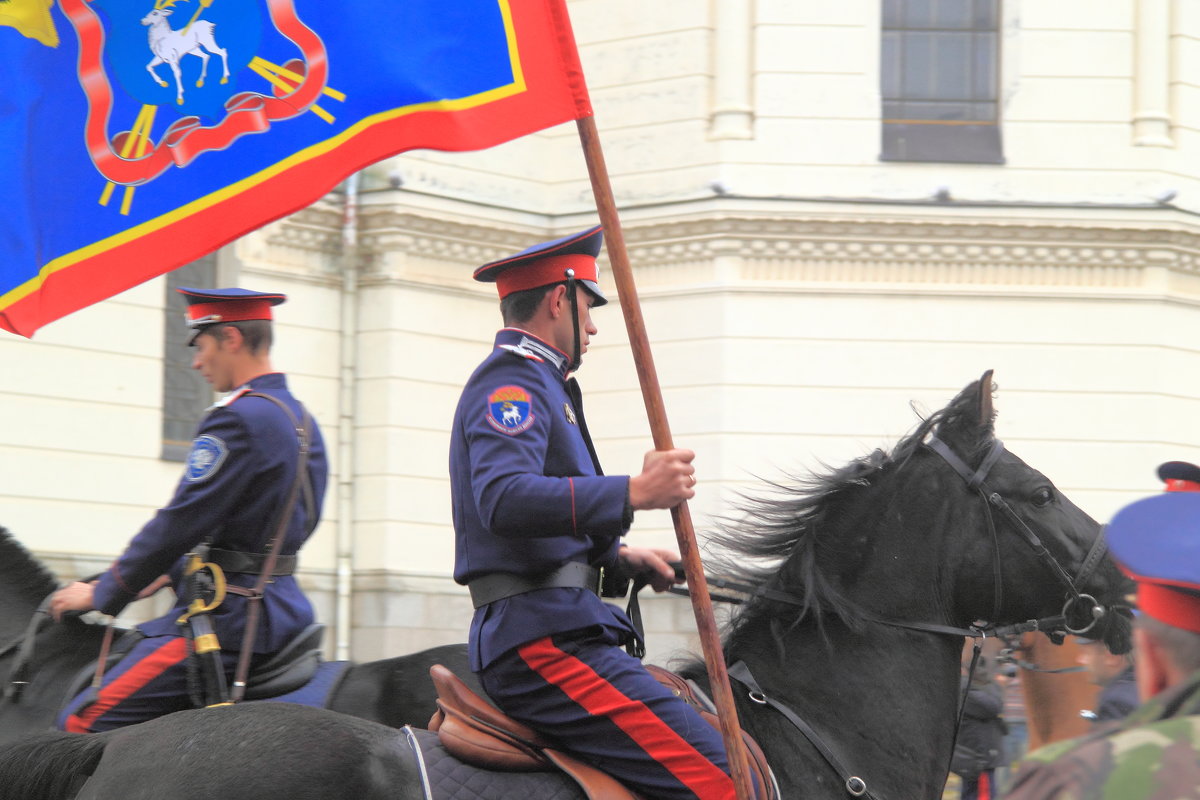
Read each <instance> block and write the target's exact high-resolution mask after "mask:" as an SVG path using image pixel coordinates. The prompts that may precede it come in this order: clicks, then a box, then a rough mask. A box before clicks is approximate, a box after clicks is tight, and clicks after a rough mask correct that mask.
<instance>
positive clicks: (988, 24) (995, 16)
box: [972, 0, 1000, 30]
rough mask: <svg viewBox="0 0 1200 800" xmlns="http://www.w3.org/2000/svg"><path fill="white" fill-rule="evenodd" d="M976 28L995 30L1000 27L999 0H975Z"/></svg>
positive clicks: (974, 24) (974, 25)
mask: <svg viewBox="0 0 1200 800" xmlns="http://www.w3.org/2000/svg"><path fill="white" fill-rule="evenodd" d="M972 27H974V28H985V29H988V28H990V29H993V30H995V29H996V28H999V27H1000V3H999V0H975V21H974V23H973V25H972Z"/></svg>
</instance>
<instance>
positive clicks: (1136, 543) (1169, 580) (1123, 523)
mask: <svg viewBox="0 0 1200 800" xmlns="http://www.w3.org/2000/svg"><path fill="white" fill-rule="evenodd" d="M1105 536H1106V537H1107V539H1108V547H1109V550H1111V551H1112V554H1113V558H1115V559H1116V561H1117V564H1118V566H1120V567H1121V570H1122V571H1123V572H1125V574H1127V575H1128V576H1129V577H1131V578H1133V580H1134V581H1136V582H1137V586H1138V592H1137V606H1138V609H1139V610H1140V611H1141V612H1142V613H1143V614H1146V615H1147V616H1150V617H1153V618H1155V619H1157V620H1160V621H1161V622H1165V623H1167V624H1168V625H1172V626H1174V627H1176V628H1182V629H1184V630H1189V631H1193V632H1196V633H1200V492H1164V493H1162V494H1158V495H1155V496H1153V497H1147V498H1146V499H1144V500H1138V501H1136V502H1134V503H1130V504H1129V505H1127V506H1125V507H1124V508H1122V509H1121V510H1120V511H1118V512H1117V514H1116V516H1114V517H1113V519H1112V522H1110V523H1108V525H1107V526H1106V527H1105Z"/></svg>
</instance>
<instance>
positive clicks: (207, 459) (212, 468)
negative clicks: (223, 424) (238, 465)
mask: <svg viewBox="0 0 1200 800" xmlns="http://www.w3.org/2000/svg"><path fill="white" fill-rule="evenodd" d="M228 454H229V448H228V447H226V446H225V442H223V441H221V440H220V439H218V438H217V437H216V436H211V435H209V434H207V433H206V434H204V435H203V436H199V437H197V438H196V441H194V442H192V452H190V453H188V459H187V469H186V470H184V473H183V479H184V480H185V481H187V482H188V483H199V482H200V481H206V480H208V479H209V478H211V477H212V476H213V475H215V474H216V472H217V470H218V469H220V468H221V464H222V462H224V461H225V456H227V455H228Z"/></svg>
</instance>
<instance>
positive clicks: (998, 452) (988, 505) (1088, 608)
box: [925, 436, 1108, 635]
mask: <svg viewBox="0 0 1200 800" xmlns="http://www.w3.org/2000/svg"><path fill="white" fill-rule="evenodd" d="M925 446H926V447H928V448H929V449H930V450H932V451H933V452H935V453H937V454H938V455H939V456H941V458H942V460H943V461H945V462H946V463H947V464H949V465H950V468H951V469H953V470H954V471H955V472H956V473H958V475H959V477H961V478H962V479H963V480H964V481H966V484H967V488H968V489H970V490H972V491H975V492H978V493H979V496H980V497H981V498H982V499H983V501H984V509H985V511H986V518H987V523H988V529H989V531H990V532H991V534H992V542H993V547H994V550H995V552H996V556H997V557H996V558H994V559H993V561H992V568H993V578H994V582H993V585H994V587H995V588H994V593H993V605H992V618H993V619H995V618H996V617H998V616H999V614H1000V606H1001V603H1002V601H1003V581H1002V580H1001V574H1000V570H1001V562H1000V558H999V552H1000V544H999V537H998V535H997V532H996V525H995V521H994V520H993V519H992V509H993V508H994V509H996V510H997V511H999V512H1000V513H1001V514H1002V515H1003V516H1004V518H1005V519H1006V520H1008V522H1009V524H1010V525H1011V526H1012V529H1013V530H1014V531H1016V532H1017V533H1018V534H1019V535H1020V536H1021V538H1022V539H1024V541H1025V542H1026V543H1027V544H1028V545H1029V546H1030V548H1032V550H1033V554H1034V555H1035V556H1037V558H1038V559H1039V560H1040V561H1041V562H1042V563H1043V564H1044V565H1045V566H1046V567H1047V568H1048V569H1049V570H1050V572H1051V573H1052V574H1053V575H1054V577H1055V579H1057V580H1058V582H1059V583H1061V584H1062V585H1063V588H1064V589H1066V592H1067V599H1066V602H1065V603H1064V604H1063V608H1062V613H1061V614H1060V615H1059V617H1061V623H1058V625H1057V626H1055V627H1060V628H1061V629H1062V630H1065V631H1066V632H1067V633H1071V634H1075V635H1080V634H1084V633H1087V632H1088V631H1090V630H1091V629H1092V628H1094V627H1095V626H1096V623H1098V622H1099V621H1100V620H1101V619H1103V618H1104V615H1105V614H1106V609H1105V608H1104V606H1102V605H1100V603H1099V602H1098V601H1097V600H1096V598H1095V597H1093V596H1092V595H1090V594H1084V593H1083V592H1080V591H1079V586H1080V585H1082V584H1083V583H1084V581H1086V580H1087V579H1088V578H1089V577H1091V575H1092V573H1093V572H1094V571H1095V570H1096V567H1097V566H1099V564H1100V561H1101V560H1102V559H1103V558H1104V554H1105V553H1106V552H1107V551H1108V546H1107V544H1106V543H1105V538H1104V535H1103V534H1102V533H1098V534H1097V536H1096V540H1095V541H1094V542H1092V546H1091V549H1090V550H1089V551H1088V554H1087V556H1086V557H1084V559H1083V563H1081V564H1080V566H1079V571H1078V572H1077V573H1076V574H1075V577H1074V578H1072V577H1071V576H1070V575H1069V574H1068V573H1067V571H1066V570H1065V569H1063V566H1062V564H1060V563H1059V561H1058V559H1056V558H1055V557H1054V554H1053V553H1051V552H1050V551H1049V550H1047V549H1046V546H1045V545H1044V544H1042V540H1041V539H1040V538H1039V537H1038V535H1037V534H1036V533H1034V532H1033V529H1032V528H1030V527H1029V525H1028V524H1027V523H1026V522H1025V520H1024V519H1022V518H1021V515H1020V514H1018V513H1017V512H1016V511H1014V510H1013V508H1012V506H1010V505H1009V504H1008V501H1007V500H1005V499H1004V498H1003V497H1002V496H1001V495H1000V493H999V492H994V491H992V490H991V489H990V488H989V487H988V485H987V482H986V481H987V476H988V473H990V472H991V470H992V467H994V466H995V465H996V462H997V461H999V460H1000V456H1002V455H1003V454H1004V450H1005V448H1004V442H1002V441H1000V440H999V439H996V440H994V441H993V442H992V446H991V448H990V449H989V450H988V453H987V455H986V456H984V458H983V461H981V462H980V464H979V467H978V468H977V469H974V470H972V469H971V468H970V467H969V466H967V465H966V463H965V462H964V461H963V460H962V459H961V458H959V457H958V455H956V454H955V452H954V451H953V450H951V449H950V448H949V446H947V445H946V443H945V442H943V441H942V440H941V439H939V438H937V437H936V436H930V437H929V440H928V441H926V443H925ZM1080 611H1082V612H1083V613H1082V617H1083V624H1081V625H1078V626H1075V625H1072V624H1071V622H1072V620H1071V615H1072V613H1073V612H1074V613H1079V612H1080ZM1055 621H1056V618H1054V617H1047V618H1046V619H1044V620H1039V622H1043V623H1046V624H1048V625H1053V624H1054V623H1055ZM1041 629H1042V630H1045V627H1041Z"/></svg>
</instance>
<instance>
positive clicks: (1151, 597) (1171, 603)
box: [1137, 582, 1200, 633]
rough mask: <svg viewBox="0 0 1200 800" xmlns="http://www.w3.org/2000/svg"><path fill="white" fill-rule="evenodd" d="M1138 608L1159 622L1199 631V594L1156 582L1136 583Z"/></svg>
mask: <svg viewBox="0 0 1200 800" xmlns="http://www.w3.org/2000/svg"><path fill="white" fill-rule="evenodd" d="M1137 606H1138V610H1139V611H1141V612H1142V613H1143V614H1147V615H1149V616H1151V617H1154V619H1156V620H1158V621H1159V622H1165V623H1166V624H1168V625H1170V626H1171V627H1174V628H1182V629H1183V630H1185V631H1191V632H1192V633H1200V595H1197V594H1193V593H1191V592H1181V591H1179V590H1177V589H1174V588H1172V587H1170V586H1163V585H1161V584H1157V583H1140V582H1139V583H1138V592H1137Z"/></svg>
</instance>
